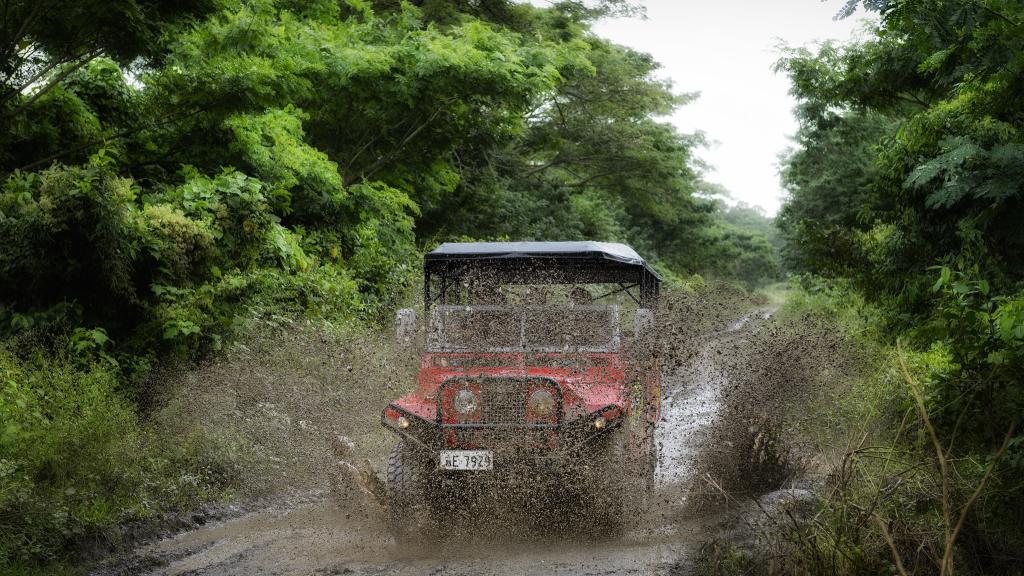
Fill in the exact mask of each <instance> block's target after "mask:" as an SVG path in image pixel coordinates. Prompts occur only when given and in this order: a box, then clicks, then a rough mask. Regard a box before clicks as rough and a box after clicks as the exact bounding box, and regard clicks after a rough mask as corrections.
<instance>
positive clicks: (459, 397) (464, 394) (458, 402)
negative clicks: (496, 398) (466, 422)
mask: <svg viewBox="0 0 1024 576" xmlns="http://www.w3.org/2000/svg"><path fill="white" fill-rule="evenodd" d="M452 404H454V406H455V409H456V410H458V411H459V414H462V415H468V414H472V413H473V412H476V407H477V405H478V404H479V402H478V401H477V397H476V394H475V393H474V392H473V391H472V390H470V389H468V388H463V389H462V390H459V391H458V392H457V393H456V394H455V401H454V402H452Z"/></svg>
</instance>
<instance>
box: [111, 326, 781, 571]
mask: <svg viewBox="0 0 1024 576" xmlns="http://www.w3.org/2000/svg"><path fill="white" fill-rule="evenodd" d="M769 315H770V313H769V312H768V311H764V310H762V311H758V312H755V313H754V314H750V315H748V316H744V317H743V318H741V319H739V320H737V321H735V322H733V323H732V324H731V325H729V326H728V327H726V328H725V329H724V330H721V331H719V332H717V333H714V334H711V335H708V336H705V337H704V338H702V342H703V343H702V344H701V345H699V346H698V347H697V348H696V349H695V354H694V356H693V358H692V359H691V361H689V362H687V363H685V365H683V366H681V367H679V368H678V369H676V370H674V372H673V373H671V374H666V378H665V385H664V394H665V398H664V403H663V416H664V420H663V421H662V422H661V424H660V425H659V430H658V443H659V445H660V446H661V458H660V463H659V466H658V469H657V476H656V477H657V490H658V498H657V500H656V502H657V505H656V506H654V507H652V510H651V511H649V512H648V513H647V515H646V517H645V518H642V519H640V520H639V521H638V522H637V523H636V525H635V527H634V528H633V529H631V530H630V531H629V532H628V533H627V534H626V535H625V536H624V537H623V538H621V539H618V540H615V541H600V540H594V539H593V538H591V539H589V540H588V539H578V538H575V537H573V535H571V534H567V535H563V536H561V537H558V538H557V539H556V541H555V542H554V543H551V542H550V541H546V542H545V544H541V543H539V542H537V541H533V542H531V541H530V539H529V538H525V539H524V538H512V537H508V538H506V537H503V536H498V537H494V536H493V534H492V536H491V537H489V538H485V539H481V540H482V541H480V542H472V543H469V544H466V543H464V541H462V540H461V539H460V541H459V542H447V543H445V544H443V545H441V546H439V547H437V548H436V549H433V550H430V551H413V550H399V549H397V548H396V546H395V544H394V543H393V541H392V540H391V539H390V538H389V536H388V534H387V530H386V528H385V526H384V524H383V522H382V516H383V514H381V512H380V509H379V508H378V507H376V505H374V504H372V503H365V504H363V505H360V506H351V505H340V504H338V503H337V502H336V501H335V500H334V499H332V498H330V497H328V496H327V495H326V494H325V493H317V492H311V493H305V494H300V495H298V496H296V497H293V498H291V499H288V498H284V499H282V500H280V501H278V502H277V503H275V504H274V505H273V506H270V507H266V508H264V509H262V510H258V511H255V512H251V513H249V514H246V515H243V516H241V517H238V518H235V519H232V520H227V521H223V522H218V523H209V524H207V525H205V526H203V527H200V528H199V529H196V530H192V531H189V532H185V533H182V534H179V535H177V536H175V537H172V538H169V539H166V540H163V541H159V542H156V543H154V544H150V545H148V546H145V547H142V548H140V549H138V550H136V551H135V552H134V553H133V554H132V555H131V558H130V559H129V561H128V562H127V563H126V564H125V565H123V566H122V567H121V568H118V569H115V570H114V572H121V573H132V574H136V573H147V574H154V575H166V576H182V575H199V574H202V575H218V576H228V575H255V574H296V575H310V574H318V575H319V574H395V575H402V574H466V575H469V574H574V575H583V574H586V575H601V574H677V573H686V567H687V566H688V564H689V561H688V559H689V558H691V557H692V555H693V554H694V552H695V551H696V549H697V548H698V547H699V545H700V543H701V542H702V541H703V540H704V537H705V534H706V529H707V527H708V526H709V525H710V523H713V522H721V521H722V518H721V515H722V514H723V513H724V512H722V511H714V510H712V511H710V512H709V511H708V510H706V509H705V510H703V511H702V512H701V513H700V514H696V513H694V511H693V510H692V509H691V507H690V506H689V505H688V501H689V499H690V497H691V496H692V491H693V490H695V489H696V488H695V486H697V485H699V484H700V483H699V482H695V478H693V477H692V476H693V472H692V471H693V470H694V469H695V467H694V466H693V463H694V461H695V460H696V459H698V458H700V457H701V454H702V453H704V451H706V450H711V449H714V447H713V446H708V444H709V442H708V441H707V439H708V438H709V437H710V435H711V432H712V430H713V429H714V427H715V426H716V425H718V424H719V418H720V413H719V410H718V409H719V406H720V402H719V398H720V395H721V394H722V392H723V390H725V389H726V387H727V386H728V384H729V379H728V377H727V375H726V371H725V370H723V369H722V366H721V365H722V361H721V359H722V356H721V349H722V347H723V345H724V344H725V343H730V344H732V345H735V344H736V343H737V342H742V341H743V339H744V337H745V336H747V335H749V334H750V333H751V332H752V331H754V330H757V329H758V327H759V326H760V325H762V324H763V323H764V320H765V319H766V318H768V316H769ZM535 540H536V539H535ZM103 573H104V574H109V573H111V571H110V569H109V567H108V569H106V570H105V571H104V572H103Z"/></svg>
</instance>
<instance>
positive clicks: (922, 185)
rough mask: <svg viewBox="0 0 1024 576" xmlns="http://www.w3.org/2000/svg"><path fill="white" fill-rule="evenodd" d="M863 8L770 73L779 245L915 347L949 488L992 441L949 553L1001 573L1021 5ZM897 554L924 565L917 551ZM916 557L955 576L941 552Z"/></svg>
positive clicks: (1013, 494) (1015, 346) (1011, 397)
mask: <svg viewBox="0 0 1024 576" xmlns="http://www.w3.org/2000/svg"><path fill="white" fill-rule="evenodd" d="M858 4H860V3H858V2H854V1H851V2H849V3H848V4H847V6H846V9H845V11H844V13H850V12H851V11H852V10H855V9H856V8H857V6H858ZM863 6H864V7H865V8H866V9H868V10H872V11H875V12H877V13H878V15H879V16H880V22H879V24H878V27H877V29H876V30H875V31H874V35H873V36H872V37H870V38H868V39H865V40H863V41H861V42H859V43H854V44H849V45H845V46H837V45H833V44H826V45H824V46H822V47H821V48H820V49H819V50H817V51H816V52H811V51H809V50H806V49H798V50H792V51H790V52H789V54H788V55H787V56H786V57H785V58H784V59H783V60H782V61H781V62H780V64H779V68H780V69H782V70H784V71H785V72H787V73H788V74H789V76H790V77H791V79H792V81H793V93H794V94H795V95H796V97H797V98H798V100H799V103H800V104H799V108H798V114H799V117H800V121H801V127H800V131H799V133H798V135H797V139H796V147H795V149H794V150H793V151H792V153H791V154H790V155H789V156H788V157H787V158H786V159H785V160H784V163H783V170H782V176H783V182H784V185H785V186H786V188H787V189H788V191H789V193H790V196H789V200H788V201H787V203H786V205H785V206H784V208H783V210H782V212H781V214H780V218H779V223H780V227H781V228H782V234H783V237H784V238H785V247H784V252H785V256H786V259H787V262H788V263H789V264H790V265H792V266H794V267H795V268H796V269H798V270H800V271H804V272H811V273H815V274H818V275H822V276H826V277H829V278H833V279H836V280H839V281H843V280H849V281H850V282H851V286H852V288H853V289H855V290H857V291H858V292H860V293H861V294H863V295H864V296H865V297H866V298H867V299H868V300H869V302H870V303H872V304H873V305H875V306H877V307H879V308H880V310H881V311H882V319H883V323H884V325H885V330H886V333H887V334H888V337H889V338H890V339H892V340H895V339H897V338H900V339H902V340H903V341H904V342H905V343H907V344H909V345H910V346H912V347H913V348H915V349H916V350H918V351H922V352H923V351H929V353H930V354H931V356H929V358H931V360H930V361H929V362H928V363H927V364H926V369H925V370H924V377H923V386H924V390H923V396H924V399H925V400H926V407H927V410H928V413H929V414H930V422H931V424H934V426H935V429H936V430H938V435H939V440H941V445H942V446H945V447H946V448H944V449H943V451H945V452H948V458H949V459H950V460H951V461H954V462H955V461H957V459H963V461H965V462H967V464H964V465H963V467H961V468H957V469H956V470H957V472H956V474H958V475H959V477H960V478H961V479H962V478H973V479H975V480H976V479H977V478H979V477H980V474H979V472H978V468H977V467H976V466H975V465H974V464H973V463H974V462H978V461H981V462H985V461H986V459H988V458H990V457H991V455H992V454H993V453H996V454H1001V453H1000V452H999V449H1000V448H1001V447H1004V441H1005V442H1006V445H1005V448H1006V452H1005V454H1002V458H999V459H998V461H997V466H996V468H995V479H994V480H990V481H989V483H988V486H989V487H990V488H991V486H992V485H993V484H995V485H998V488H991V490H990V491H988V492H986V493H985V497H984V498H982V499H981V500H980V501H979V502H978V504H977V505H978V506H979V511H978V512H977V513H972V514H971V515H970V516H968V517H967V518H966V519H965V520H966V521H967V526H966V527H965V528H964V532H966V533H968V534H969V536H967V537H965V538H964V539H962V540H961V542H960V546H961V547H960V548H958V549H957V550H958V552H957V553H956V556H957V558H959V560H960V561H961V562H962V563H963V564H965V565H972V566H973V567H974V568H975V569H976V570H978V571H980V572H984V573H993V572H1000V571H1003V570H1006V569H1007V568H1008V567H1009V566H1011V565H1013V564H1014V563H1015V562H1019V561H1020V555H1019V550H1020V544H1021V543H1020V540H1019V530H1013V529H1010V528H1011V527H1014V526H1019V524H1020V521H1021V518H1022V514H1024V494H1022V492H1021V489H1020V486H1016V485H1014V484H1013V482H1014V480H1013V479H1014V478H1017V479H1019V477H1020V474H1021V472H1022V468H1021V462H1022V458H1021V448H1022V447H1024V436H1020V435H1019V434H1018V433H1017V432H1015V430H1016V429H1017V427H1018V425H1019V424H1020V421H1021V417H1022V415H1024V387H1022V380H1021V375H1022V374H1024V314H1022V310H1024V260H1022V255H1024V250H1022V249H1024V186H1022V183H1024V120H1022V119H1024V100H1022V99H1021V97H1020V94H1021V93H1022V88H1024V7H1022V6H1021V4H1020V3H1019V2H1009V1H1002V0H971V1H966V0H892V1H882V2H874V1H872V2H864V3H863ZM939 459H940V460H942V458H941V457H939ZM993 461H996V460H993ZM982 470H983V468H982ZM945 473H946V472H945V470H943V474H944V475H945ZM950 473H951V474H952V472H950ZM973 489H974V487H973V486H970V487H969V488H965V490H967V493H968V494H969V493H970V490H973ZM945 502H946V503H948V499H946V500H945ZM933 504H934V501H933ZM934 505H935V506H936V508H937V507H938V504H934ZM936 508H932V509H931V510H932V511H934V510H935V509H936ZM968 508H969V506H968ZM900 544H901V545H904V546H905V547H906V548H904V549H902V550H901V553H902V554H903V556H904V560H905V562H906V563H907V565H911V563H913V564H914V565H917V566H921V565H922V564H920V562H921V555H922V553H921V552H919V551H918V552H915V551H914V550H913V547H914V546H915V545H917V544H920V542H917V543H914V542H910V541H907V542H900ZM949 546H950V547H952V546H953V544H952V543H950V544H949ZM929 561H934V564H933V565H932V567H933V568H937V569H938V570H939V571H940V572H943V573H952V567H951V565H950V564H949V563H948V559H944V558H932V559H931V560H929ZM926 564H927V562H926ZM1017 566H1018V567H1019V564H1018V565H1017ZM947 570H948V572H947Z"/></svg>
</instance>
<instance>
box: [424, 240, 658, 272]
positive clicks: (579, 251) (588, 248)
mask: <svg viewBox="0 0 1024 576" xmlns="http://www.w3.org/2000/svg"><path fill="white" fill-rule="evenodd" d="M515 260H523V261H529V262H534V263H536V262H547V263H550V264H554V265H559V264H565V265H580V264H589V265H596V266H601V265H602V264H604V265H607V267H608V268H619V269H621V268H623V267H630V268H637V269H642V270H643V271H645V272H647V273H648V274H650V275H651V276H653V278H654V280H655V281H660V280H661V277H660V276H659V275H658V273H657V272H655V271H654V269H653V268H652V267H651V266H650V264H648V263H647V262H646V261H644V259H643V258H641V257H640V255H639V254H637V253H636V250H633V249H632V248H630V247H629V246H626V245H625V244H618V243H613V242H592V241H567V242H446V243H444V244H441V245H440V246H438V247H437V248H435V249H434V250H432V251H430V252H428V253H427V255H426V256H425V261H426V262H425V266H426V268H427V270H428V271H433V270H438V271H440V270H442V269H444V268H446V267H447V265H448V264H454V263H468V262H467V261H481V262H480V264H484V263H485V261H490V262H492V263H496V264H497V263H499V262H500V263H502V264H511V263H512V262H511V261H515Z"/></svg>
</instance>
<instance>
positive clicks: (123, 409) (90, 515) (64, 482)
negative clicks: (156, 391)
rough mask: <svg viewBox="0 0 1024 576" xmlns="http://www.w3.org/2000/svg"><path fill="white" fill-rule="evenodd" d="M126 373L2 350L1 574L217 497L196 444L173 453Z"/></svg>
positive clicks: (68, 358) (19, 349) (23, 349)
mask: <svg viewBox="0 0 1024 576" xmlns="http://www.w3.org/2000/svg"><path fill="white" fill-rule="evenodd" d="M119 376H120V375H119V373H118V369H117V368H116V367H115V366H113V365H112V364H111V363H110V362H108V361H105V360H102V359H101V360H99V361H98V362H92V361H83V360H81V359H79V358H76V357H75V356H73V355H72V354H70V353H67V352H49V351H46V350H43V349H41V348H38V347H32V346H30V345H28V344H25V343H22V344H21V345H20V346H19V345H15V344H11V343H8V344H6V345H3V346H2V347H0V423H2V424H0V572H3V571H4V570H13V569H14V568H15V567H18V566H21V567H22V568H23V569H24V568H27V567H31V566H40V565H43V564H47V563H50V562H53V561H59V560H62V559H64V558H66V557H68V556H69V555H71V554H72V553H73V552H74V550H73V544H74V543H75V542H78V541H82V540H84V539H87V538H89V537H93V536H96V535H98V534H101V533H103V532H104V531H105V530H107V529H110V528H112V527H113V526H115V525H117V524H119V523H123V522H125V521H128V520H132V519H138V518H146V517H149V516H152V515H153V514H155V513H157V512H160V511H163V510H167V509H175V508H182V507H186V506H190V505H193V504H194V503H195V502H197V501H198V500H199V499H205V498H209V497H211V495H212V494H213V493H214V492H213V487H212V485H211V484H210V483H209V482H208V481H207V479H206V478H205V473H204V471H203V465H202V464H201V463H200V462H195V461H193V462H192V463H191V464H192V465H191V466H189V467H181V466H180V463H181V462H183V461H187V460H188V459H187V458H186V456H187V454H186V453H185V451H186V450H187V447H183V448H176V449H174V450H173V451H171V450H169V449H166V448H165V447H164V446H162V445H161V443H160V442H158V439H157V437H156V436H155V435H153V434H151V433H150V432H148V431H147V430H146V428H145V427H144V426H143V425H142V424H140V421H139V418H138V417H137V416H136V414H135V409H134V407H133V406H132V405H131V404H130V403H129V402H128V401H126V400H125V399H123V398H122V397H121V396H119V395H118V394H117V393H116V392H115V390H116V389H117V387H118V380H119Z"/></svg>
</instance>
